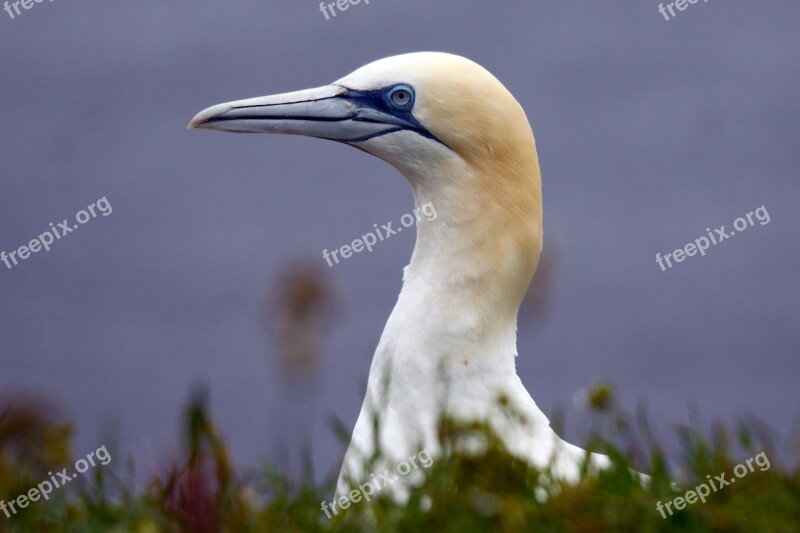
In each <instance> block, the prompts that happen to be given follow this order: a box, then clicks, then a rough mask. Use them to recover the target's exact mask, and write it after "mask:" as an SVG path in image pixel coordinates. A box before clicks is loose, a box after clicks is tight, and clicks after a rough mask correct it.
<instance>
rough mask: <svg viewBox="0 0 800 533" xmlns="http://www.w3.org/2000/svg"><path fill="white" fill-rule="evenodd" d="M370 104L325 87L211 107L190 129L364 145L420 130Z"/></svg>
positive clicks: (339, 89) (336, 88)
mask: <svg viewBox="0 0 800 533" xmlns="http://www.w3.org/2000/svg"><path fill="white" fill-rule="evenodd" d="M372 100H373V99H372V98H370V97H367V96H366V94H365V93H362V92H359V91H350V90H348V89H347V88H345V87H341V86H338V85H329V86H327V87H319V88H317V89H308V90H304V91H297V92H293V93H284V94H277V95H273V96H263V97H260V98H251V99H248V100H238V101H235V102H228V103H225V104H219V105H215V106H213V107H209V108H208V109H205V110H203V111H201V112H200V113H198V114H197V115H196V116H195V117H194V118H193V119H192V121H191V122H190V123H189V129H206V130H220V131H233V132H244V133H283V134H288V135H306V136H309V137H319V138H323V139H331V140H334V141H341V142H359V141H365V140H368V139H371V138H373V137H377V136H379V135H384V134H386V133H391V132H393V131H398V130H401V129H412V130H415V131H419V130H420V125H419V124H418V123H416V124H415V122H416V121H415V120H413V119H412V120H413V121H409V120H406V119H404V118H403V117H398V116H395V115H392V114H389V113H387V112H385V111H384V110H382V109H380V108H379V107H377V106H374V105H371V104H372V103H373V102H372ZM423 131H424V133H425V134H427V131H425V130H424V129H423Z"/></svg>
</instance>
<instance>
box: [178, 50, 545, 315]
mask: <svg viewBox="0 0 800 533" xmlns="http://www.w3.org/2000/svg"><path fill="white" fill-rule="evenodd" d="M189 128H200V129H208V130H220V131H232V132H248V133H284V134H294V135H306V136H310V137H318V138H323V139H331V140H334V141H339V142H342V143H346V144H349V145H351V146H354V147H357V148H359V149H361V150H364V151H366V152H369V153H371V154H373V155H375V156H377V157H379V158H381V159H383V160H385V161H387V162H389V163H390V164H392V165H394V166H395V167H397V168H398V169H399V170H400V171H401V173H402V174H404V175H405V177H406V178H407V179H408V180H409V181H410V182H411V184H412V188H413V190H414V194H415V198H416V200H417V203H418V204H420V203H422V202H427V201H432V202H433V204H434V205H435V208H436V210H437V212H438V213H439V215H440V217H439V218H440V220H445V222H439V223H437V224H435V225H434V224H429V225H427V226H420V227H418V229H417V232H418V239H417V247H416V248H415V252H414V256H413V257H412V262H411V264H410V265H409V270H407V272H406V273H407V275H411V276H413V274H414V272H416V271H425V272H427V274H428V275H429V276H431V275H433V276H437V277H439V278H441V279H443V280H449V281H450V282H452V283H461V282H462V281H464V282H465V283H468V284H469V286H474V285H475V281H476V280H477V279H478V278H481V279H485V280H487V282H486V284H485V285H484V287H483V288H482V289H481V291H482V292H481V294H482V295H486V294H489V293H492V294H495V295H496V298H490V299H488V300H497V302H499V303H498V305H503V306H507V307H508V309H509V313H513V315H514V317H516V308H517V307H518V301H519V300H521V298H522V295H523V294H524V292H525V290H526V289H527V286H528V284H529V283H530V279H531V277H532V275H533V272H534V271H535V268H536V264H537V263H538V258H539V252H540V250H541V242H542V241H541V229H542V223H541V216H542V215H541V191H540V187H541V184H540V175H539V163H538V158H537V155H536V145H535V141H534V138H533V133H532V132H531V128H530V125H529V124H528V120H527V118H526V116H525V113H524V111H523V110H522V107H521V106H520V105H519V104H518V103H517V101H516V100H515V99H514V97H513V96H512V95H511V93H510V92H509V91H508V90H507V89H506V88H505V87H504V86H503V84H502V83H500V82H499V81H498V80H497V79H496V78H495V77H494V76H493V75H492V74H490V73H489V72H488V71H487V70H486V69H484V68H483V67H481V66H480V65H478V64H476V63H474V62H472V61H470V60H468V59H465V58H463V57H460V56H456V55H451V54H445V53H438V52H420V53H412V54H405V55H399V56H394V57H389V58H385V59H381V60H378V61H375V62H373V63H370V64H368V65H366V66H364V67H361V68H360V69H358V70H356V71H355V72H353V73H352V74H349V75H347V76H345V77H344V78H341V79H340V80H338V81H336V82H334V83H332V84H330V85H327V86H324V87H319V88H316V89H308V90H303V91H298V92H291V93H284V94H278V95H273V96H263V97H259V98H251V99H247V100H239V101H235V102H228V103H224V104H219V105H215V106H213V107H210V108H208V109H205V110H204V111H201V112H200V113H198V114H197V116H195V117H194V119H192V121H191V123H190V124H189ZM423 233H424V234H423ZM453 264H455V265H459V268H460V272H459V276H460V278H454V277H453V274H452V272H447V273H446V269H447V268H448V267H449V268H450V269H451V270H452V265H453ZM436 270H439V271H441V272H440V273H437V272H435V271H436ZM465 283H461V284H462V285H464V286H466V285H465ZM476 290H477V289H476ZM482 299H483V300H487V298H484V297H483V296H482Z"/></svg>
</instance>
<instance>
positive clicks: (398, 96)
mask: <svg viewBox="0 0 800 533" xmlns="http://www.w3.org/2000/svg"><path fill="white" fill-rule="evenodd" d="M387 97H388V100H389V103H390V104H391V105H392V107H395V108H397V109H402V110H408V109H411V108H412V107H413V106H414V89H412V88H411V87H409V86H408V85H398V86H396V87H392V88H391V89H390V90H389V92H388V93H387Z"/></svg>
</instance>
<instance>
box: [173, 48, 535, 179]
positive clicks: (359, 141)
mask: <svg viewBox="0 0 800 533" xmlns="http://www.w3.org/2000/svg"><path fill="white" fill-rule="evenodd" d="M189 128H200V129H208V130H220V131H232V132H247V133H284V134H293V135H306V136H310V137H318V138H323V139H331V140H335V141H339V142H343V143H347V144H350V145H353V146H356V147H358V148H360V149H362V150H364V151H367V152H369V153H372V154H374V155H376V156H378V157H380V158H382V159H384V160H386V161H387V162H389V163H391V164H392V165H394V166H395V167H397V168H398V169H400V170H401V172H403V173H404V174H405V175H406V176H407V177H409V178H413V177H414V176H416V175H419V174H424V173H425V171H424V170H421V169H420V168H419V167H420V166H421V164H422V162H424V165H425V166H426V167H427V169H433V170H434V172H435V171H436V170H440V169H437V167H440V166H441V165H450V164H452V161H451V159H452V157H453V156H457V157H459V158H461V159H462V160H463V161H465V162H467V163H468V164H472V165H474V166H478V167H480V166H481V164H482V163H483V162H484V161H487V160H496V159H497V158H503V157H504V156H507V155H509V152H513V151H515V150H522V151H526V152H527V153H526V154H523V159H524V158H530V156H531V154H532V155H533V156H534V157H535V146H534V144H533V136H532V134H531V131H530V126H529V125H528V121H527V119H526V118H525V114H524V112H523V111H522V108H521V107H520V106H519V104H518V103H517V102H516V100H515V99H514V97H513V96H512V95H511V94H510V93H509V92H508V91H507V90H506V89H505V87H504V86H503V85H502V84H501V83H500V82H499V81H498V80H497V79H496V78H495V77H494V76H492V74H490V73H489V72H488V71H487V70H485V69H484V68H483V67H481V66H480V65H478V64H476V63H474V62H472V61H470V60H468V59H465V58H463V57H460V56H456V55H452V54H445V53H437V52H420V53H412V54H405V55H399V56H394V57H389V58H385V59H381V60H378V61H375V62H373V63H370V64H368V65H366V66H364V67H362V68H360V69H358V70H356V71H355V72H353V73H352V74H349V75H347V76H345V77H344V78H341V79H340V80H338V81H336V82H334V83H332V84H331V85H327V86H324V87H319V88H316V89H308V90H303V91H297V92H291V93H284V94H278V95H272V96H264V97H259V98H251V99H247V100H238V101H234V102H228V103H224V104H219V105H215V106H212V107H209V108H208V109H205V110H203V111H201V112H200V113H198V114H197V115H196V116H195V117H194V119H192V121H191V123H190V124H189ZM512 155H513V154H512ZM435 174H437V175H440V176H441V172H435ZM419 177H420V178H422V176H419Z"/></svg>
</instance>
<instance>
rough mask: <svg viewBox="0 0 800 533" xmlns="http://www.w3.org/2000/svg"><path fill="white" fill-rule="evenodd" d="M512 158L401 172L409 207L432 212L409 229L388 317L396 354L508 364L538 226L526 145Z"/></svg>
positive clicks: (535, 178) (537, 198)
mask: <svg viewBox="0 0 800 533" xmlns="http://www.w3.org/2000/svg"><path fill="white" fill-rule="evenodd" d="M526 157H527V156H526ZM522 163H524V164H520V162H519V161H515V162H514V164H511V165H488V164H487V165H485V166H484V167H483V168H480V167H478V168H476V167H475V166H473V165H470V164H468V163H467V162H465V161H463V160H461V159H457V160H455V161H453V162H451V164H449V165H447V167H446V169H443V168H439V169H436V170H437V171H438V172H437V174H436V175H435V176H433V175H412V176H408V175H407V177H408V178H409V181H410V182H411V184H412V189H413V191H414V199H415V203H416V206H417V209H419V210H420V211H422V212H426V213H428V212H431V210H435V213H436V217H435V218H432V217H422V220H420V222H419V224H418V226H417V242H416V246H415V248H414V253H413V255H412V257H411V262H410V264H409V265H408V266H407V267H406V269H405V273H404V277H403V289H402V291H401V294H400V297H399V300H398V303H397V306H396V307H395V310H394V312H393V315H392V318H391V319H390V326H392V325H393V326H394V327H395V328H396V329H395V331H396V332H397V333H399V332H400V331H403V332H404V335H403V337H402V338H399V336H397V337H396V341H397V342H398V343H402V344H403V345H404V346H402V347H398V351H399V352H404V353H406V354H408V353H409V352H411V353H415V352H416V353H418V356H420V357H424V358H426V359H429V360H430V359H433V360H434V361H436V362H437V363H439V364H441V363H447V362H450V361H452V362H453V363H455V364H464V365H469V364H473V363H478V364H480V365H481V366H482V365H484V364H487V365H490V367H500V366H502V367H503V368H507V369H510V370H511V371H513V369H514V356H515V355H516V320H517V313H518V311H519V306H520V303H521V301H522V298H523V296H524V294H525V292H526V291H527V289H528V286H529V284H530V282H531V278H532V277H533V274H534V272H535V270H536V265H537V263H538V259H539V253H540V250H541V233H542V226H541V224H542V222H541V191H540V178H539V168H538V162H537V160H536V153H535V147H534V148H533V150H532V157H531V159H529V160H527V161H523V162H522ZM426 207H427V211H425V209H426ZM407 356H408V355H407Z"/></svg>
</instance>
